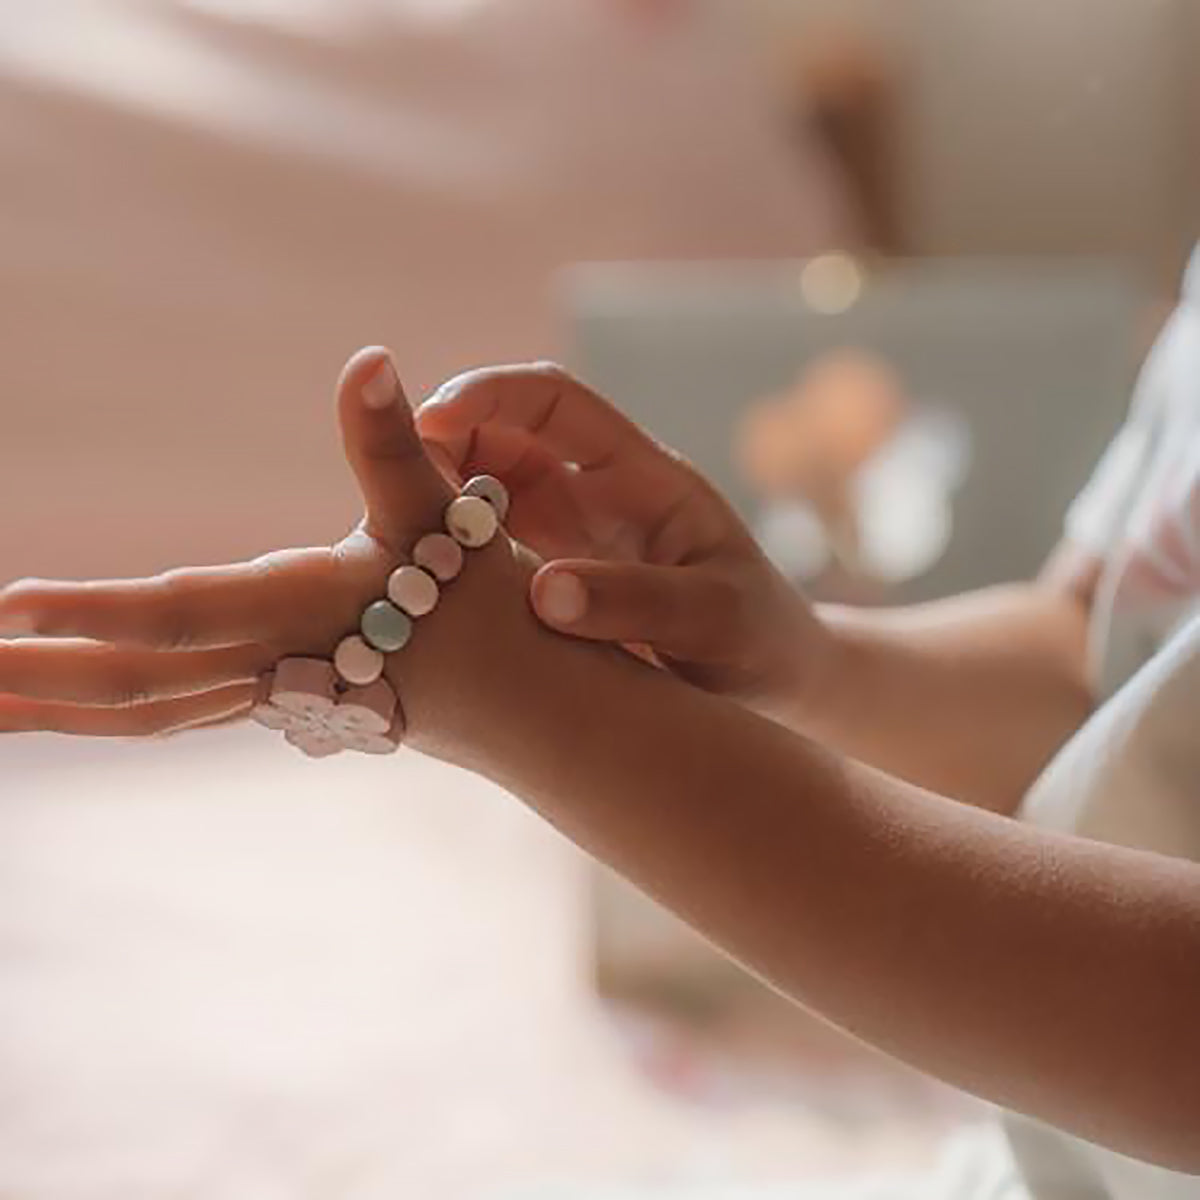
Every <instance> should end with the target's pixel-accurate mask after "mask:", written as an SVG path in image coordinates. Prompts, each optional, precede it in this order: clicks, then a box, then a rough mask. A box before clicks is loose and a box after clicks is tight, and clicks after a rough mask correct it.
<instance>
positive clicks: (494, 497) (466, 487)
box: [462, 475, 508, 521]
mask: <svg viewBox="0 0 1200 1200" xmlns="http://www.w3.org/2000/svg"><path fill="white" fill-rule="evenodd" d="M462 494H463V495H464V496H478V497H479V499H480V500H486V501H487V502H488V503H489V504H490V505H491V506H492V508H494V509H495V510H496V516H497V517H499V518H500V520H501V521H503V520H504V518H505V517H507V516H508V488H506V487H505V486H504V484H502V483H501V482H500V480H498V479H497V478H496V477H495V476H494V475H476V476H475V477H474V478H473V479H468V480H467V482H466V483H464V484H463V488H462Z"/></svg>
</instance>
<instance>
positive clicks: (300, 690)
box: [271, 658, 337, 716]
mask: <svg viewBox="0 0 1200 1200" xmlns="http://www.w3.org/2000/svg"><path fill="white" fill-rule="evenodd" d="M271 703H272V704H274V705H275V707H276V708H282V709H284V710H286V711H287V712H289V713H299V714H301V715H304V716H311V715H313V714H318V713H327V712H329V711H330V710H331V709H332V708H333V706H334V705H335V704H336V703H337V672H335V671H334V669H333V663H331V662H326V661H325V660H324V659H322V658H285V659H282V660H281V661H280V662H279V663H278V665H277V666H276V667H275V682H274V685H273V686H272V688H271Z"/></svg>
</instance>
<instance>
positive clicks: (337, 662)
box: [333, 633, 384, 687]
mask: <svg viewBox="0 0 1200 1200" xmlns="http://www.w3.org/2000/svg"><path fill="white" fill-rule="evenodd" d="M383 664H384V658H383V655H382V654H380V653H379V651H378V650H376V649H375V647H374V646H369V645H368V644H367V642H366V640H365V639H364V638H361V637H359V636H358V634H356V633H354V634H351V635H350V636H349V637H347V638H343V639H342V640H341V642H340V643H339V645H338V648H337V650H335V651H334V654H333V665H334V666H335V667H336V668H337V673H338V674H339V675H340V676H341V677H342V678H343V679H344V680H345V681H346V682H347V683H349V684H353V685H354V686H355V687H366V686H367V685H368V684H371V683H374V682H375V681H376V680H377V679H378V678H379V677H380V676H381V675H382V674H383Z"/></svg>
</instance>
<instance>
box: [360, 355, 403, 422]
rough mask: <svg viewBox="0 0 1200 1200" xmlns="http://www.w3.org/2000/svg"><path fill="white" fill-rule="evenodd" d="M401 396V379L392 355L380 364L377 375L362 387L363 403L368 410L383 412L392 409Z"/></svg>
mask: <svg viewBox="0 0 1200 1200" xmlns="http://www.w3.org/2000/svg"><path fill="white" fill-rule="evenodd" d="M399 395H400V377H399V375H397V374H396V364H395V363H393V362H392V358H391V355H390V354H389V355H388V356H387V358H385V359H384V360H383V362H381V363H380V364H379V367H378V368H377V369H376V371H375V374H374V375H372V376H371V378H370V379H368V380H367V382H366V383H364V384H363V385H362V398H363V403H364V404H365V405H366V406H367V407H368V408H373V409H376V410H382V409H385V408H391V406H392V405H393V404H395V403H396V398H397V397H398V396H399Z"/></svg>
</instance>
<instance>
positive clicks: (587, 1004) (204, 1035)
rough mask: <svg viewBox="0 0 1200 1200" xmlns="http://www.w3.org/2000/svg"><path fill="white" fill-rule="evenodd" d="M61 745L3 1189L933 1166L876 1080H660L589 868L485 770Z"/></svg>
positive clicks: (376, 1190)
mask: <svg viewBox="0 0 1200 1200" xmlns="http://www.w3.org/2000/svg"><path fill="white" fill-rule="evenodd" d="M44 749H45V748H44V747H40V746H39V744H38V743H37V741H36V740H35V741H33V742H27V743H24V744H23V748H22V747H17V748H15V749H12V750H9V749H7V748H6V750H5V752H4V753H5V763H4V767H5V777H4V803H3V811H2V813H0V1194H4V1195H12V1196H20V1197H21V1198H22V1200H92V1198H95V1197H110V1196H120V1197H122V1200H162V1198H163V1197H167V1196H188V1197H191V1196H195V1197H197V1198H199V1197H203V1198H204V1200H227V1198H228V1200H244V1198H246V1197H254V1198H256V1200H257V1198H259V1197H276V1196H278V1197H283V1196H287V1197H289V1198H290V1200H299V1198H303V1200H325V1198H329V1200H334V1198H336V1200H376V1198H378V1200H383V1198H384V1197H387V1198H388V1200H395V1198H396V1197H405V1198H407V1197H413V1198H420V1200H442V1198H453V1200H459V1198H460V1197H461V1198H466V1197H470V1198H472V1200H474V1198H477V1197H478V1198H484V1197H487V1198H488V1200H490V1198H491V1197H493V1196H501V1195H505V1194H507V1190H508V1189H509V1188H514V1189H515V1188H516V1187H518V1186H526V1185H533V1184H536V1183H539V1182H543V1181H554V1180H563V1179H567V1180H570V1179H574V1180H576V1181H578V1182H580V1183H581V1184H582V1183H583V1182H584V1181H595V1182H600V1181H650V1182H656V1183H658V1184H661V1185H666V1184H668V1183H670V1184H683V1183H688V1182H691V1183H696V1184H699V1183H702V1182H707V1183H712V1182H714V1181H726V1180H739V1181H742V1182H745V1183H749V1182H754V1181H757V1182H760V1183H764V1182H767V1181H772V1180H774V1181H779V1180H783V1179H800V1178H807V1177H810V1176H812V1175H814V1174H819V1173H822V1172H833V1171H839V1170H840V1171H850V1170H854V1171H864V1170H870V1169H871V1168H872V1167H880V1166H884V1165H886V1166H889V1167H895V1166H896V1165H898V1164H913V1163H915V1162H918V1161H920V1160H921V1158H922V1157H923V1156H924V1155H925V1153H926V1152H927V1150H928V1142H929V1137H930V1135H931V1130H932V1128H933V1126H932V1125H931V1123H930V1121H929V1120H928V1117H929V1113H928V1111H927V1110H922V1109H921V1108H920V1107H919V1106H912V1104H911V1101H912V1096H911V1095H910V1096H909V1097H908V1102H909V1105H910V1106H909V1108H908V1110H907V1111H905V1110H903V1109H902V1108H901V1107H900V1106H901V1105H902V1104H904V1103H905V1097H904V1096H903V1095H900V1094H896V1093H893V1094H892V1095H891V1096H890V1097H888V1096H881V1095H880V1094H879V1093H878V1092H877V1091H874V1090H872V1083H871V1081H870V1080H868V1079H864V1080H860V1081H857V1082H856V1081H855V1080H854V1079H841V1080H836V1081H831V1086H830V1088H829V1091H828V1094H826V1095H824V1096H822V1095H821V1094H820V1081H819V1078H814V1079H813V1080H812V1081H811V1083H810V1084H809V1085H808V1086H811V1088H812V1094H811V1095H809V1096H808V1097H807V1098H806V1097H804V1096H803V1095H791V1096H789V1095H786V1094H783V1093H782V1092H781V1091H780V1090H779V1088H776V1090H775V1092H774V1094H770V1093H769V1092H768V1093H764V1095H763V1096H762V1097H760V1098H759V1099H758V1100H754V1099H749V1098H742V1099H741V1100H740V1101H738V1102H737V1103H733V1102H732V1099H731V1102H730V1103H727V1104H719V1103H717V1102H715V1101H713V1100H710V1101H708V1102H706V1103H703V1104H694V1103H693V1104H685V1103H683V1102H681V1101H678V1100H672V1099H670V1098H668V1096H667V1094H666V1093H665V1092H664V1091H661V1090H658V1089H656V1088H654V1087H653V1086H652V1085H651V1084H650V1082H649V1081H648V1079H647V1077H646V1076H644V1075H643V1074H642V1073H640V1072H639V1071H637V1070H636V1069H635V1066H634V1058H633V1055H632V1054H631V1053H629V1050H628V1043H627V1042H626V1041H625V1040H623V1039H621V1038H619V1037H618V1035H617V1032H616V1027H615V1026H614V1024H613V1023H612V1022H611V1021H610V1020H608V1019H607V1018H606V1017H605V1015H604V1014H603V1013H602V1011H601V1010H600V1008H599V1006H598V1004H597V1002H596V1001H595V999H594V997H593V995H592V991H591V987H590V975H591V965H590V962H589V937H588V926H587V904H588V900H587V874H586V871H587V868H586V864H585V863H584V862H583V861H582V860H581V859H580V858H578V857H577V856H576V855H574V854H573V853H570V852H569V851H568V850H567V848H566V847H564V846H563V845H562V843H561V842H560V841H559V840H558V839H557V837H556V835H554V834H553V833H551V832H550V831H549V830H548V829H547V828H546V827H545V826H544V825H542V824H541V823H540V822H538V821H537V820H535V819H534V818H533V817H532V816H530V815H529V814H528V813H526V812H525V811H524V810H523V809H521V808H520V807H519V806H518V805H517V804H515V803H514V802H513V801H512V800H511V799H509V798H508V797H505V796H504V795H502V794H501V793H499V792H497V791H496V790H495V789H493V788H491V787H489V786H486V785H483V784H481V783H479V782H478V781H476V780H473V779H470V778H469V777H467V776H464V775H462V774H459V773H457V772H452V771H450V770H448V769H446V768H443V767H440V766H438V765H436V764H433V763H430V762H429V761H428V760H424V759H421V758H419V757H417V756H415V755H409V754H402V755H401V757H400V759H398V760H396V761H388V762H379V761H367V760H353V761H352V760H349V759H337V760H331V761H329V762H327V763H321V764H316V765H314V764H310V763H308V762H305V761H303V760H298V759H295V758H294V757H293V756H292V755H291V754H290V753H289V752H287V751H286V750H285V749H284V748H283V747H282V746H276V745H275V744H273V743H270V744H264V743H262V742H261V741H260V740H259V738H257V737H256V736H254V735H253V734H251V733H250V732H249V731H235V732H227V733H222V734H209V735H199V736H198V737H197V738H195V739H193V740H191V741H190V742H180V743H175V744H164V743H158V744H154V745H150V746H144V747H131V746H111V745H110V746H106V747H102V748H99V749H94V750H92V751H91V752H90V753H88V754H84V753H82V752H81V751H80V750H78V749H73V748H70V747H68V748H67V749H66V750H65V751H60V752H59V754H58V755H57V758H58V761H57V763H56V764H55V765H49V764H47V763H46V762H45V761H44V758H45V757H46V755H44V754H43V755H42V756H41V758H42V759H43V761H36V760H37V759H38V757H39V756H38V754H37V752H38V751H39V750H44ZM21 768H23V769H21ZM645 1033H646V1031H645V1030H644V1029H643V1030H642V1031H641V1032H640V1034H639V1035H638V1037H639V1038H644V1036H645ZM636 1040H638V1038H635V1041H636ZM659 1044H660V1045H661V1046H663V1047H664V1048H665V1049H667V1050H669V1049H670V1044H669V1043H661V1042H660V1043H659ZM675 1047H676V1050H677V1052H678V1051H680V1050H682V1047H683V1043H682V1042H681V1041H679V1042H676V1043H675ZM787 1078H788V1076H787V1073H786V1071H785V1070H784V1069H783V1068H782V1067H780V1068H779V1069H778V1071H777V1073H776V1083H777V1084H782V1083H785V1082H786V1081H787ZM799 1083H800V1086H805V1085H804V1079H803V1076H800V1077H799ZM856 1089H858V1090H856ZM889 1108H890V1111H886V1110H888V1109H889ZM881 1110H884V1111H881ZM885 1116H886V1118H887V1119H884V1117H885Z"/></svg>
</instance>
